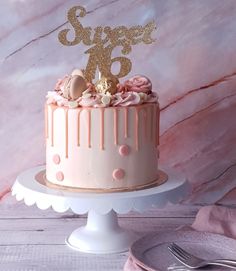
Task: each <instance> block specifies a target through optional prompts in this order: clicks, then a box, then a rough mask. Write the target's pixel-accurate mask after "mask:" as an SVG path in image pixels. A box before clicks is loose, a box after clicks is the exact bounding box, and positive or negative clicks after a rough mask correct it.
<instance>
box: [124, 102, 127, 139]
mask: <svg viewBox="0 0 236 271" xmlns="http://www.w3.org/2000/svg"><path fill="white" fill-rule="evenodd" d="M124 117H125V138H127V137H128V108H127V107H125V108H124Z"/></svg>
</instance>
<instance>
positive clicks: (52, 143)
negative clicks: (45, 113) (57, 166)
mask: <svg viewBox="0 0 236 271" xmlns="http://www.w3.org/2000/svg"><path fill="white" fill-rule="evenodd" d="M54 110H55V108H54V107H53V106H51V146H52V147H53V146H54Z"/></svg>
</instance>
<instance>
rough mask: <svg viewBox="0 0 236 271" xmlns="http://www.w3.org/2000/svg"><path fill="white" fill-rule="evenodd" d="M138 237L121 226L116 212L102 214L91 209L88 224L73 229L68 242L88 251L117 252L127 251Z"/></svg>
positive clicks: (78, 248)
mask: <svg viewBox="0 0 236 271" xmlns="http://www.w3.org/2000/svg"><path fill="white" fill-rule="evenodd" d="M136 239H137V236H136V235H135V234H134V233H133V232H129V231H127V230H125V229H123V228H121V227H120V226H119V224H118V217H117V214H116V212H114V211H110V212H109V213H107V214H104V215H102V214H99V213H96V212H94V211H89V213H88V218H87V224H86V226H84V227H81V228H78V229H76V230H75V231H73V232H72V233H71V235H70V236H69V237H68V239H67V244H68V245H69V246H70V247H72V248H74V249H77V250H79V251H82V252H87V253H96V254H103V253H117V252H123V251H127V250H128V249H129V247H130V245H131V244H132V242H134V241H135V240H136Z"/></svg>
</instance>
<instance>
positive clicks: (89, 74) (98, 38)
mask: <svg viewBox="0 0 236 271" xmlns="http://www.w3.org/2000/svg"><path fill="white" fill-rule="evenodd" d="M78 10H79V14H77V11H78ZM85 15H86V10H85V8H84V7H81V6H75V7H72V8H70V9H69V11H68V13H67V18H68V21H69V23H70V24H71V26H72V27H73V29H74V37H73V39H72V40H69V39H68V34H69V32H70V31H71V29H63V30H61V31H60V32H59V34H58V39H59V41H60V42H61V43H62V44H63V45H65V46H74V45H77V44H79V43H80V42H82V43H83V44H84V45H87V46H92V47H90V48H89V49H88V50H87V51H85V54H89V59H88V63H87V66H86V69H85V77H86V79H87V80H88V81H90V82H92V80H93V79H94V78H95V75H96V71H97V69H98V70H99V71H100V73H101V74H102V75H103V76H105V77H114V76H116V77H118V78H121V77H124V76H126V75H127V74H128V73H129V72H130V71H131V68H132V62H131V61H130V59H128V58H127V57H122V56H119V57H114V58H112V51H113V50H114V49H115V48H116V47H118V46H120V47H122V49H121V53H122V54H123V55H127V54H129V53H130V52H131V50H132V45H136V44H138V43H141V42H143V43H145V44H151V43H153V42H154V41H155V39H153V38H152V37H151V34H152V32H153V31H154V30H155V29H156V24H155V22H154V21H151V22H149V23H148V24H146V25H145V26H141V25H137V26H132V27H130V28H127V27H126V26H118V27H115V28H113V29H112V28H111V27H110V26H105V27H102V26H97V27H95V28H94V29H92V28H91V27H83V26H82V24H81V23H80V22H79V20H78V17H81V18H83V17H84V16H85ZM115 62H118V63H119V64H120V70H119V72H118V74H116V75H114V74H112V72H111V68H112V64H113V63H115Z"/></svg>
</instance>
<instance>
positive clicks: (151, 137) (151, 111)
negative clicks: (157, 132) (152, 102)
mask: <svg viewBox="0 0 236 271" xmlns="http://www.w3.org/2000/svg"><path fill="white" fill-rule="evenodd" d="M150 114H151V120H150V122H151V125H150V128H151V129H150V130H151V131H150V140H152V139H153V106H151V107H150Z"/></svg>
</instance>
